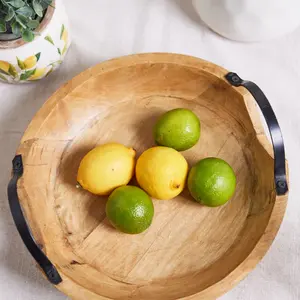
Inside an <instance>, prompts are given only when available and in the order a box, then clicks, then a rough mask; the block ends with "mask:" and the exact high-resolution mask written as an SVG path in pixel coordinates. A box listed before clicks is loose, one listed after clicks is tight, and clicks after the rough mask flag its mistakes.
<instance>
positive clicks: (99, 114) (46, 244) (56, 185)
mask: <svg viewBox="0 0 300 300" xmlns="http://www.w3.org/2000/svg"><path fill="white" fill-rule="evenodd" d="M226 73H227V71H226V70H224V69H222V68H221V67H218V66H216V65H213V64H211V63H208V62H206V61H203V60H201V59H198V58H194V57H189V56H183V55H175V54H166V53H156V54H140V55H133V56H127V57H122V58H119V59H114V60H111V61H107V62H104V63H102V64H99V65H97V66H95V67H93V68H90V69H88V70H86V71H85V72H83V73H81V74H79V75H78V76H77V77H75V78H74V79H72V80H71V81H69V82H68V83H66V84H65V85H64V86H63V87H61V88H60V89H59V90H58V91H57V92H56V93H55V94H54V95H53V96H52V97H51V98H50V99H49V100H48V101H47V102H46V104H45V105H44V106H43V107H42V108H41V110H40V111H39V112H38V113H37V115H36V116H35V117H34V118H33V120H32V122H31V124H30V125H29V127H28V129H27V131H26V132H25V134H24V136H23V138H22V141H21V144H20V147H19V149H18V154H22V155H23V159H24V163H25V167H24V176H23V178H22V180H21V181H20V183H19V189H18V192H19V195H20V199H21V202H22V206H23V208H24V211H25V214H26V217H27V219H28V222H29V224H30V227H31V228H32V232H33V235H34V237H35V239H36V240H37V242H38V243H39V245H41V247H42V249H43V250H44V251H45V253H46V254H47V256H48V257H49V259H50V260H51V261H52V262H53V263H54V264H55V265H56V266H57V268H58V270H59V272H60V273H61V275H62V277H63V282H62V283H61V284H60V285H59V286H58V288H59V289H60V290H61V291H63V292H64V293H66V294H67V295H69V296H70V297H71V298H73V299H92V300H93V299H97V300H98V299H120V300H121V299H139V300H140V299H147V300H148V299H149V300H150V299H151V300H152V299H153V300H154V299H166V300H171V299H205V300H206V299H215V298H216V297H217V296H219V295H221V294H222V293H224V292H226V291H227V290H228V289H230V288H232V287H233V286H234V285H235V284H236V283H237V282H238V281H240V280H241V279H242V278H243V277H244V276H246V275H247V273H248V272H249V271H251V269H253V268H254V267H255V265H256V264H257V263H258V262H259V260H260V259H261V258H262V257H263V255H264V254H265V253H266V251H267V249H268V248H269V246H270V245H271V243H272V241H273V240H274V238H275V235H276V233H277V231H278V229H279V226H280V224H281V221H282V218H283V215H284V212H285V208H286V203H287V196H282V197H277V196H276V193H275V188H274V183H273V163H274V161H273V153H272V147H271V145H270V143H269V141H268V140H267V138H266V136H265V134H264V131H263V127H262V125H261V123H260V119H259V115H258V111H257V107H256V104H255V101H254V99H253V98H252V96H251V95H250V94H249V93H248V91H247V90H245V89H244V88H242V87H239V88H234V87H232V86H230V85H229V84H227V82H226V81H225V79H224V75H225V74H226ZM176 107H185V108H190V109H192V110H193V111H194V112H195V113H196V114H197V115H198V116H199V118H200V120H201V124H202V135H201V138H200V142H199V143H198V144H197V145H196V146H195V147H193V148H192V149H190V150H188V151H185V152H183V154H184V156H185V157H186V159H187V161H188V163H189V165H190V166H192V165H193V164H194V163H195V162H196V161H198V160H199V159H201V158H204V157H207V156H217V157H220V158H222V159H225V160H226V161H227V162H229V163H230V164H231V166H232V167H233V169H234V170H235V172H236V175H237V191H236V193H235V196H234V198H233V199H232V200H231V201H230V202H229V203H228V204H227V205H225V206H223V207H219V208H208V207H204V206H201V205H199V204H197V203H195V202H194V201H192V199H191V197H190V196H189V194H188V192H187V191H184V192H183V194H182V195H180V196H178V197H177V198H176V199H174V200H172V201H155V200H154V206H155V217H154V221H153V224H152V226H151V227H150V229H149V230H147V231H146V232H145V233H143V234H140V235H136V236H131V235H126V234H123V233H119V232H117V231H116V230H115V229H113V228H112V227H111V226H110V225H109V223H108V221H107V219H106V216H105V202H106V199H105V197H102V198H101V197H97V196H94V195H91V194H90V193H88V192H85V191H78V190H77V189H76V187H75V185H76V173H77V169H78V166H79V163H80V160H81V159H82V157H83V156H84V155H85V154H86V153H87V152H88V151H89V150H90V149H92V148H93V147H95V146H96V145H99V144H102V143H105V142H111V141H114V142H120V143H123V144H125V145H127V146H132V147H134V148H135V149H137V153H138V154H140V153H141V152H142V151H144V150H145V149H146V148H148V147H151V146H153V145H154V141H153V137H152V128H153V124H154V123H155V121H156V120H157V118H158V117H159V116H160V115H161V114H162V113H163V112H165V111H167V110H170V109H173V108H176Z"/></svg>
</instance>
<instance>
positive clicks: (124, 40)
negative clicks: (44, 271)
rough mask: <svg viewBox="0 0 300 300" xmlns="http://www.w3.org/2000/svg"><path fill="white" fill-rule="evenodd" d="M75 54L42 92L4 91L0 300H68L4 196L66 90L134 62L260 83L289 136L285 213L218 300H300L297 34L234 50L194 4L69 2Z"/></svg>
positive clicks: (0, 88) (26, 88)
mask: <svg viewBox="0 0 300 300" xmlns="http://www.w3.org/2000/svg"><path fill="white" fill-rule="evenodd" d="M64 2H65V6H66V10H67V12H68V15H69V17H70V23H71V28H72V36H73V44H72V46H71V49H70V51H69V53H68V55H67V58H66V60H65V62H64V64H63V65H62V67H61V68H60V69H59V70H58V71H57V72H55V73H53V74H51V75H50V76H49V77H48V78H46V79H45V80H43V81H41V82H36V83H33V84H26V85H15V86H12V85H7V84H0V153H1V155H0V170H1V172H0V299H1V300H2V299H3V300H41V299H42V300H62V299H67V297H66V296H64V295H63V294H61V293H60V292H58V291H57V290H56V289H55V288H54V287H53V286H51V285H50V284H49V283H48V282H47V281H46V280H45V279H44V278H43V277H42V276H41V274H40V272H39V271H38V270H37V268H36V267H35V263H34V261H33V259H32V258H31V256H30V254H29V253H28V252H27V250H26V249H25V246H24V245H23V243H22V241H21V239H20V237H19V235H18V233H17V230H16V229H15V226H14V224H13V221H12V218H11V215H10V212H9V208H8V203H7V195H6V186H7V183H8V181H9V178H10V171H11V160H12V158H13V156H14V153H15V150H16V148H17V146H18V143H19V141H20V138H21V136H22V134H23V132H24V130H25V128H26V126H27V125H28V123H29V122H30V120H31V119H32V117H33V116H34V114H35V112H36V111H37V110H38V109H39V108H40V107H41V106H42V105H43V103H44V102H45V100H46V99H47V98H48V97H49V96H50V95H51V94H52V93H53V92H54V91H55V90H56V89H57V88H59V87H60V86H61V85H62V84H63V83H64V82H65V81H66V80H68V79H70V78H72V77H73V76H74V75H76V74H77V73H79V72H81V71H83V70H84V69H86V68H88V67H90V66H92V65H94V64H97V63H99V62H101V61H104V60H107V59H110V58H113V57H117V56H122V55H127V54H132V53H137V52H176V53H182V54H189V55H193V56H197V57H200V58H204V59H206V60H209V61H212V62H214V63H216V64H219V65H221V66H223V67H225V68H227V69H228V70H231V71H235V72H237V73H238V74H239V75H240V76H241V77H243V78H246V79H249V80H252V81H254V82H256V83H257V84H258V85H259V86H260V87H261V88H262V89H263V91H264V92H265V94H266V95H267V97H268V98H269V100H270V102H271V104H272V106H273V109H274V111H275V113H276V115H277V117H278V120H279V123H280V126H281V129H282V131H283V135H284V139H285V145H286V153H287V158H288V160H289V165H290V181H291V183H290V194H289V203H288V208H287V212H286V215H285V218H284V222H283V224H282V226H281V228H280V231H279V234H278V236H277V237H276V239H275V241H274V243H273V245H272V247H271V249H270V250H269V252H268V253H267V255H266V256H265V258H264V259H263V260H262V262H261V263H260V264H258V265H257V267H256V269H255V270H254V271H253V272H252V273H250V275H249V276H248V277H247V278H246V279H245V280H244V281H242V282H241V283H240V284H239V285H238V286H237V287H235V288H234V289H233V290H232V291H230V292H229V293H227V294H226V295H224V296H222V297H221V298H220V299H222V300H261V299H268V300H298V299H300V276H299V272H300V198H299V195H300V159H299V156H300V155H299V154H300V95H299V88H300V29H299V30H296V31H295V32H293V33H290V34H289V35H286V36H285V37H281V38H278V39H276V40H272V41H267V42H263V43H253V44H247V43H238V42H233V41H229V40H227V39H224V38H222V37H220V36H218V35H216V34H215V33H213V32H212V31H210V30H209V29H208V28H207V27H205V25H203V24H202V22H201V21H200V20H199V18H198V16H197V14H196V13H195V12H194V10H193V8H192V5H191V1H190V0H187V1H179V0H127V1H122V0H88V1H81V0H65V1H64Z"/></svg>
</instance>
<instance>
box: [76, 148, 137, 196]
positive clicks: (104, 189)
mask: <svg viewBox="0 0 300 300" xmlns="http://www.w3.org/2000/svg"><path fill="white" fill-rule="evenodd" d="M134 167H135V150H134V149H133V148H127V147H126V146H124V145H121V144H117V143H109V144H104V145H100V146H98V147H96V148H94V149H93V150H91V151H90V152H88V153H87V154H86V155H85V157H84V158H83V159H82V161H81V163H80V166H79V169H78V174H77V182H78V183H79V184H80V186H81V187H82V188H84V189H85V190H88V191H89V192H91V193H93V194H96V195H109V194H110V193H111V192H112V191H113V190H114V189H116V188H117V187H120V186H123V185H126V184H128V183H129V181H130V180H131V178H132V176H133V174H134Z"/></svg>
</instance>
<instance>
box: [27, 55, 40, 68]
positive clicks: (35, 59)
mask: <svg viewBox="0 0 300 300" xmlns="http://www.w3.org/2000/svg"><path fill="white" fill-rule="evenodd" d="M40 56H41V53H37V54H36V55H32V56H29V57H28V58H26V59H25V60H24V62H23V65H24V66H25V69H27V70H28V69H32V68H33V67H35V66H36V63H37V62H38V61H39V59H40Z"/></svg>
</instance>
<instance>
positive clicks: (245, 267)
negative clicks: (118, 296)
mask: <svg viewBox="0 0 300 300" xmlns="http://www.w3.org/2000/svg"><path fill="white" fill-rule="evenodd" d="M145 63H151V64H155V63H168V64H176V65H181V66H185V67H189V68H196V69H198V70H199V69H201V70H202V71H204V72H207V73H209V74H211V75H213V76H214V77H216V78H217V79H219V80H221V81H223V82H224V84H226V85H228V87H230V88H232V89H233V90H235V91H236V92H237V93H238V94H240V95H241V96H242V98H243V100H244V103H245V106H246V109H247V111H248V114H249V116H250V119H251V121H252V124H253V127H254V129H255V132H256V136H257V139H258V141H259V142H260V143H261V145H262V146H263V148H264V149H265V150H266V152H267V153H268V154H269V155H270V156H271V157H272V159H274V156H273V148H272V145H271V143H270V142H269V140H268V138H267V136H266V134H265V131H264V128H263V126H262V124H261V118H260V115H259V112H258V109H257V106H256V102H255V100H254V98H253V97H252V95H251V94H250V92H249V91H248V90H246V89H245V88H243V87H234V86H232V85H230V84H229V83H228V81H227V80H226V79H225V75H226V74H227V73H228V71H227V70H226V69H224V68H223V67H220V66H218V65H216V64H214V63H211V62H208V61H206V60H203V59H200V58H197V57H193V56H188V55H183V54H174V53H162V52H156V53H142V54H133V55H128V56H122V57H118V58H114V59H110V60H107V61H104V62H102V63H99V64H97V65H95V66H93V67H90V68H88V69H86V70H85V71H83V72H81V73H80V74H78V75H77V76H75V77H74V78H73V79H71V80H69V81H68V82H67V83H65V84H64V85H63V86H62V87H60V88H59V89H58V90H57V91H56V92H55V93H54V94H53V95H52V96H51V97H50V98H49V99H48V100H47V101H46V102H45V103H44V105H43V106H42V107H41V108H40V110H39V111H38V112H37V113H36V115H35V116H34V117H33V119H32V121H31V122H30V124H29V126H28V128H27V129H26V131H25V133H24V135H23V137H22V139H21V143H20V146H19V148H18V150H17V154H20V152H21V146H22V145H23V144H24V143H26V141H28V140H31V139H36V138H38V128H39V127H40V125H41V124H42V123H43V122H44V117H43V116H44V115H45V113H46V112H47V111H50V110H52V109H53V108H54V107H55V105H56V104H57V102H58V101H62V100H63V99H64V97H65V96H66V95H67V94H68V93H70V92H71V91H74V90H75V89H76V88H78V87H80V86H81V85H83V84H84V83H85V82H86V81H88V80H89V79H90V78H92V77H94V76H98V75H101V74H104V73H106V72H111V71H113V70H117V69H119V68H123V67H126V66H132V65H139V64H145ZM286 164H287V162H286ZM287 174H288V166H287ZM20 198H21V197H20ZM287 199H288V194H286V195H283V196H278V195H275V202H274V206H273V209H272V212H271V215H270V218H269V220H268V224H267V226H266V228H265V231H264V233H263V235H262V236H261V237H260V238H259V240H258V242H257V244H256V245H255V246H254V248H253V250H252V251H251V252H250V254H249V255H248V256H247V257H246V258H245V260H244V261H242V262H241V263H240V264H239V265H238V266H237V267H236V268H235V269H234V270H232V271H231V272H230V273H229V274H227V275H226V276H225V277H224V278H223V279H221V280H220V281H218V282H216V283H215V284H213V285H211V286H209V287H207V288H206V289H204V290H202V291H200V292H198V293H196V294H194V295H191V296H186V297H183V298H181V299H185V300H191V299H203V300H204V299H211V298H213V299H214V298H216V297H219V296H221V295H222V294H224V293H225V292H227V291H229V290H230V289H231V288H233V287H234V286H235V285H236V284H237V283H238V282H239V281H241V280H242V279H243V278H244V277H246V275H247V274H248V273H249V272H250V271H251V270H253V269H254V268H255V266H256V265H257V264H258V262H259V261H260V260H261V259H262V258H263V256H264V255H265V254H266V252H267V250H268V249H269V247H270V246H271V244H272V243H273V240H274V239H275V236H276V234H277V232H278V230H279V228H280V225H281V223H282V220H283V217H284V214H285V210H286V206H287ZM20 201H21V203H22V198H21V199H20ZM24 209H25V214H26V215H31V214H30V213H29V212H27V213H28V214H27V213H26V210H27V208H24ZM31 216H32V215H31ZM28 221H29V227H31V226H30V225H32V224H34V222H33V221H32V220H28ZM48 257H49V259H50V260H52V262H53V264H54V265H55V266H56V267H57V269H58V271H59V273H60V275H61V277H62V278H63V282H62V283H60V284H59V285H57V286H56V287H57V288H58V289H59V290H60V291H62V292H63V293H65V294H66V295H68V296H70V297H72V299H77V298H76V297H77V296H78V295H80V294H82V293H87V294H88V295H89V297H90V298H89V299H109V298H106V297H104V296H100V295H96V294H94V293H93V292H91V291H89V290H88V289H86V288H85V287H83V286H81V285H80V283H77V282H75V281H73V279H72V278H69V277H68V276H67V275H66V274H64V271H63V269H62V268H61V267H60V265H57V264H55V254H54V253H53V252H52V253H49V256H48Z"/></svg>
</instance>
